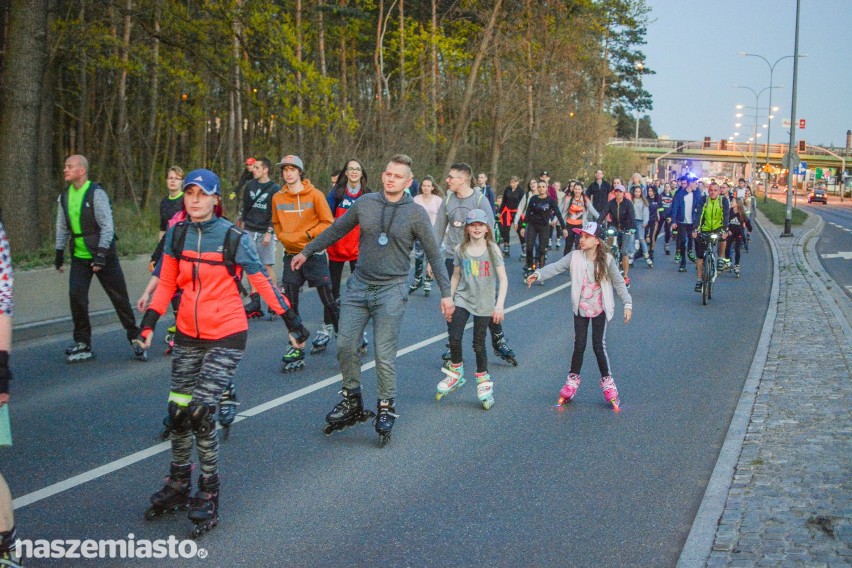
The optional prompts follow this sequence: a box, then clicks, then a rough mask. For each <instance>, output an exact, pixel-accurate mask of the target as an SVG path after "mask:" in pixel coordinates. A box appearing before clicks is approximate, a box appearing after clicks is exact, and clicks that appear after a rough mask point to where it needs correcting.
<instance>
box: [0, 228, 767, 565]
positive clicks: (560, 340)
mask: <svg viewBox="0 0 852 568" xmlns="http://www.w3.org/2000/svg"><path fill="white" fill-rule="evenodd" d="M512 252H513V258H512V259H510V260H509V262H508V267H509V273H510V291H509V297H508V301H507V307H509V308H510V311H509V313H508V314H507V319H506V323H505V329H506V334H507V338H508V339H509V342H510V344H511V345H512V347H513V348H514V349H515V351H516V352H517V353H518V359H519V361H520V365H519V366H518V367H511V366H508V365H507V364H505V363H504V362H502V361H500V360H498V359H496V358H495V357H493V356H491V361H490V365H491V369H490V370H491V373H492V376H493V379H494V383H495V398H496V405H495V406H494V408H492V409H491V410H490V411H487V412H486V411H484V410H483V409H482V408H481V407H480V406H479V403H478V401H477V398H476V393H475V391H476V389H475V386H474V382H473V381H472V380H470V382H469V384H468V385H466V386H465V387H463V388H462V389H461V390H460V391H458V392H456V393H454V394H452V395H450V396H449V397H446V398H444V399H443V400H441V401H440V402H437V401H435V398H434V395H435V385H436V384H437V383H438V381H439V380H440V379H441V378H442V376H443V375H442V373H441V372H440V370H439V367H440V363H441V361H440V355H441V353H442V352H443V346H444V339H443V338H442V337H441V334H443V333H444V332H445V331H446V328H445V324H444V322H443V320H442V319H441V317H440V313H439V307H438V297H437V296H439V294H437V293H433V295H432V297H430V298H425V297H423V295H422V291H421V292H418V293H416V294H415V295H413V296H411V297H410V301H409V302H408V310H407V313H406V316H405V318H406V319H405V323H404V327H403V330H402V333H401V336H400V341H399V344H400V347H401V348H405V349H404V354H402V355H401V356H400V357H399V359H398V371H399V395H398V398H397V410H398V413H399V415H400V417H399V419H398V420H397V422H396V426H395V428H394V432H393V438H392V440H391V442H390V444H389V445H388V446H386V447H385V448H381V449H380V448H379V447H378V446H377V435H376V433H375V432H374V430H373V426H372V424H371V423H365V424H361V425H359V426H357V427H355V428H352V429H349V430H346V431H344V432H342V433H337V434H335V435H333V436H331V437H326V436H324V435H323V433H322V427H323V425H324V417H325V414H326V413H327V412H328V411H329V410H330V409H331V408H332V406H334V404H336V403H337V401H338V400H339V397H338V395H337V390H338V388H339V377H336V375H337V374H338V369H337V364H336V357H335V354H336V349H335V344H334V341H333V340H332V343H331V345H330V349H329V351H328V352H327V353H325V354H322V355H316V356H308V359H307V369H305V370H304V371H302V372H300V373H295V374H289V375H282V374H281V373H280V372H279V360H280V357H281V355H282V354H283V350H284V333H285V330H284V325H283V323H282V322H281V321H280V320H277V321H274V322H268V321H265V320H263V321H254V322H252V324H251V332H250V339H249V346H248V350H247V352H246V356H245V358H244V359H243V361H242V363H241V365H240V367H239V370H238V372H237V385H238V391H239V398H240V401H241V403H242V405H241V406H240V407H239V409H240V411H241V417H243V418H242V419H241V421H240V422H238V423H235V424H234V426H233V427H232V432H231V436H230V439H229V440H228V441H226V442H223V443H222V446H221V454H220V461H219V464H220V472H221V476H222V492H221V522H220V524H219V526H218V527H217V528H216V529H215V530H214V531H213V532H211V533H209V534H207V535H205V536H204V537H203V538H202V539H201V540H200V541H199V546H201V547H203V548H204V549H205V553H206V555H207V557H206V559H205V560H203V561H202V560H200V559H195V560H192V561H183V562H182V564H185V565H206V566H334V565H346V566H368V565H381V566H442V567H443V566H482V565H491V566H519V565H529V566H673V565H674V564H675V563H676V561H677V558H678V556H679V553H680V550H681V548H682V546H683V543H684V542H685V539H686V536H687V534H688V532H689V529H690V526H691V523H692V521H693V518H694V516H695V513H696V511H697V510H698V507H699V504H700V502H701V499H702V497H703V494H704V489H705V486H706V484H707V481H708V480H709V478H710V475H711V472H712V469H713V467H714V465H715V462H716V458H717V455H718V452H719V449H720V447H721V444H722V442H723V440H724V437H725V434H726V431H727V428H728V424H729V422H730V419H731V416H732V415H733V411H734V408H735V406H736V403H737V400H738V399H739V397H740V393H741V391H742V386H743V383H744V381H745V378H746V375H747V372H748V369H749V366H750V364H751V361H752V357H753V354H754V350H755V348H756V346H757V342H758V336H759V333H760V330H761V326H762V325H763V320H764V316H765V313H766V308H767V302H768V297H769V288H770V280H771V268H770V266H771V265H770V258H769V252H768V248H767V246H766V244H765V243H764V241H763V239H762V237H761V236H760V235H759V232H755V234H754V239H753V241H752V247H751V252H749V253H744V254H743V261H742V277H741V278H740V279H738V280H736V279H735V278H734V276H733V275H732V274H723V275H721V276H720V277H719V280H718V281H717V283H716V285H715V287H714V297H713V299H712V300H711V301H710V304H709V305H708V306H702V305H701V298H700V295H699V294H696V293H695V292H694V291H693V285H694V283H695V273H694V268H693V266H694V265H690V272H689V273H687V274H679V273H677V271H676V265H675V264H674V261H673V259H674V256H664V255H663V254H662V245H661V246H660V247H659V250H658V253H659V254H658V256H657V264H656V267H655V268H654V269H653V270H649V269H647V268H646V267H645V266H644V263H642V262H641V261H637V266H636V268H634V270H633V271H632V272H631V278H632V281H633V285H632V289H631V293H632V294H633V301H634V307H635V311H634V317H633V321H632V322H631V323H630V324H629V325H626V326H625V325H624V324H623V322H622V321H621V320H622V318H621V314H622V306H621V303H620V301H617V306H616V316H615V318H614V319H613V320H612V322H610V325H609V326H608V330H607V331H608V333H607V345H608V349H609V356H610V360H611V364H612V366H613V370H614V373H613V374H614V377H615V380H616V382H617V384H618V388H619V390H620V393H621V399H622V406H623V410H622V412H621V413H620V414H616V413H614V412H613V411H612V410H611V407H610V406H608V405H606V404H605V403H604V401H603V397H602V395H601V392H600V388H599V387H598V380H599V377H600V374H599V372H598V369H597V365H596V363H595V359H594V356H593V354H592V353H591V345H590V344H591V341H589V347H588V351H587V353H586V359H585V365H584V368H583V373H582V376H583V384H582V386H581V387H580V390H579V393H578V395H577V397H576V398H575V400H574V401H573V402H572V403H570V404H568V405H566V406H565V407H563V408H557V407H555V406H554V403H555V402H556V399H557V397H558V392H559V389H560V388H561V386H562V383H563V382H564V380H565V376H566V374H567V372H568V366H569V362H570V354H571V345H572V341H573V326H572V323H571V322H572V320H571V307H570V305H571V302H570V288H568V287H567V282H568V279H567V276H564V277H561V278H556V279H553V280H551V281H548V282H547V283H545V285H544V286H538V285H535V286H533V287H532V288H531V289H527V288H525V287H524V286H523V285H522V283H521V264H520V263H519V262H518V261H517V252H518V249H517V245H513V251H512ZM551 256H552V257H554V258H555V253H551ZM640 265H641V266H640ZM557 288H559V289H558V290H557ZM57 301H64V299H62V300H57ZM526 302H528V303H526ZM301 304H302V306H303V317H304V318H305V320H306V323H307V325H308V326H309V327H310V328H311V329H316V328H317V326H318V325H319V324H320V323H321V317H322V312H321V306H320V303H319V301H318V299H317V298H316V296H315V295H314V294H313V293H306V294H305V296H304V299H303V301H302V302H301ZM522 304H523V305H522ZM518 306H520V307H518ZM163 328H164V325H161V326H159V329H158V338H159V337H161V336H162V333H163ZM470 340H471V335H470V332H468V333H467V334H466V337H465V342H466V347H465V353H466V357H467V358H468V361H469V363H470V367H473V353H472V349H471V348H470ZM69 341H70V338H61V339H57V338H54V339H46V340H36V341H32V342H29V343H26V344H22V345H19V346H17V345H16V351H15V353H14V361H13V363H14V365H13V366H14V371H15V379H16V380H15V381H14V383H13V399H12V407H11V408H12V419H13V424H14V436H15V446H14V447H13V448H12V449H11V450H6V451H2V452H0V471H2V472H3V474H4V475H5V476H6V477H7V480H8V482H9V484H10V486H11V487H12V492H13V494H14V496H15V497H16V505H17V510H16V521H17V525H18V527H19V536H20V537H21V538H27V539H33V540H35V539H47V540H54V539H122V538H125V539H126V538H129V537H128V535H129V534H132V535H133V537H132V538H134V539H136V540H140V539H152V540H153V539H165V538H168V537H169V535H174V536H176V537H177V538H178V539H184V538H186V535H187V534H188V532H189V529H190V528H191V523H189V521H188V520H187V519H186V517H185V516H184V515H179V516H166V517H163V518H159V519H156V520H155V521H145V520H144V519H143V516H142V514H143V511H144V510H145V507H146V505H147V502H148V496H149V495H150V494H151V493H153V492H154V491H156V490H158V489H159V488H160V487H161V483H162V478H163V477H164V475H166V474H167V472H168V464H169V457H170V456H169V453H168V451H167V450H168V445H167V444H165V443H161V442H160V440H159V439H158V438H157V434H158V431H159V429H160V422H161V420H162V418H163V416H164V415H165V413H166V397H167V393H168V385H169V371H170V363H169V357H167V356H164V355H163V354H162V349H163V344H162V342H160V341H159V339H158V340H157V343H155V347H154V348H153V349H152V352H151V361H149V362H148V363H140V362H137V361H134V360H132V357H131V353H130V350H129V348H128V346H127V344H126V340H125V339H124V333H123V331H120V330H117V329H116V328H112V329H110V330H101V331H99V332H98V333H96V335H95V338H94V350H95V352H96V353H97V359H96V360H95V361H93V362H89V363H84V364H79V365H76V366H68V365H66V364H65V363H64V360H63V354H62V351H63V347H64V346H65V345H67V344H68V343H69ZM489 351H490V350H489ZM364 363H365V364H366V365H367V367H368V369H367V370H366V371H365V373H364V377H363V379H364V398H365V402H366V403H367V405H368V406H369V407H370V408H374V403H375V372H374V369H373V368H372V357H370V356H368V357H365V359H364ZM98 468H102V469H98ZM196 475H197V471H196ZM29 563H30V565H33V566H36V565H39V566H42V565H48V566H50V565H55V566H74V565H104V566H106V565H109V566H124V565H138V566H157V565H163V566H165V565H174V561H173V560H172V561H168V560H159V561H155V560H140V559H135V560H119V559H107V560H101V561H84V560H68V559H64V560H30V562H29Z"/></svg>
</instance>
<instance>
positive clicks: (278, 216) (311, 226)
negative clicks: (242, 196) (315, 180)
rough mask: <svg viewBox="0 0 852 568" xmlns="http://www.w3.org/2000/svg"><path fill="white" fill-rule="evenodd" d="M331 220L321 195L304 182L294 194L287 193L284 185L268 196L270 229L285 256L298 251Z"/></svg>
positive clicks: (324, 198)
mask: <svg viewBox="0 0 852 568" xmlns="http://www.w3.org/2000/svg"><path fill="white" fill-rule="evenodd" d="M333 221H334V217H333V216H332V215H331V209H329V207H328V202H327V201H326V197H325V195H324V194H323V193H322V192H321V191H320V190H318V189H317V188H315V187H314V186H313V184H311V182H310V180H308V179H303V180H302V191H300V192H298V193H291V192H290V189H289V188H288V187H287V186H286V185H285V186H284V187H283V188H281V191H279V192H278V193H276V194H275V195H273V196H272V226H273V228H274V229H275V236H276V237H278V240H279V241H281V244H282V245H284V252H286V253H288V254H298V253H300V252H302V249H303V248H305V245H307V244H308V243H309V242H311V241H312V240H314V239H315V238H317V236H319V234H320V233H322V232H323V231H325V230H326V229H327V228H328V227H330V226H331V223H332V222H333Z"/></svg>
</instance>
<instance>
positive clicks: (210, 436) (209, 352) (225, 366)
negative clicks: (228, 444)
mask: <svg viewBox="0 0 852 568" xmlns="http://www.w3.org/2000/svg"><path fill="white" fill-rule="evenodd" d="M242 358H243V350H242V349H229V348H226V347H211V348H205V347H186V346H182V345H175V350H174V355H173V358H172V395H171V396H170V399H175V398H179V397H180V395H184V397H185V396H187V395H188V396H191V397H192V402H190V403H189V404H188V406H189V407H190V408H192V407H193V406H196V407H197V406H203V407H205V408H204V409H203V410H204V412H206V413H207V415H208V416H211V417H212V416H213V415H215V413H216V405H217V404H218V402H219V399H220V398H221V397H222V393H223V392H224V390H225V388H226V387H227V386H228V383H230V382H231V380H232V379H233V377H234V374H235V373H236V371H237V365H238V364H239V363H240V360H241V359H242ZM174 395H178V396H177V397H175V396H174ZM198 430H199V429H198V428H197V426H196V425H195V424H193V425H192V427H191V428H189V429H188V430H186V431H184V432H177V431H173V432H172V435H171V438H172V462H174V463H176V464H186V463H190V459H191V457H192V438H193V434H194V435H195V443H196V447H197V448H198V458H199V460H200V461H201V473H202V474H203V475H213V474H214V473H216V463H217V460H218V456H219V436H218V434H217V432H216V428H215V422H213V428H207V429H204V430H207V431H204V432H203V433H199V432H198Z"/></svg>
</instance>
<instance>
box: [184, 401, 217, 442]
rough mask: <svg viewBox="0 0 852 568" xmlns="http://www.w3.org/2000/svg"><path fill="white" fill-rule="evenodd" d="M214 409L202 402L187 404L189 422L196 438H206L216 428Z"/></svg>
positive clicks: (212, 406)
mask: <svg viewBox="0 0 852 568" xmlns="http://www.w3.org/2000/svg"><path fill="white" fill-rule="evenodd" d="M215 415H216V407H215V406H214V405H211V404H205V403H203V402H195V401H192V402H190V403H189V420H190V422H191V423H192V431H193V433H194V434H195V435H196V436H206V435H207V434H209V433H210V432H212V431H213V430H214V429H215V428H216V422H215Z"/></svg>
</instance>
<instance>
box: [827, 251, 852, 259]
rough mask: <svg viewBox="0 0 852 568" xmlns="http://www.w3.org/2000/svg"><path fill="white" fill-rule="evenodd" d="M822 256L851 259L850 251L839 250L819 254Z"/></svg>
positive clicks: (851, 253)
mask: <svg viewBox="0 0 852 568" xmlns="http://www.w3.org/2000/svg"><path fill="white" fill-rule="evenodd" d="M820 257H822V258H842V259H843V260H852V251H848V250H841V251H838V252H833V253H829V254H821V255H820Z"/></svg>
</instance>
